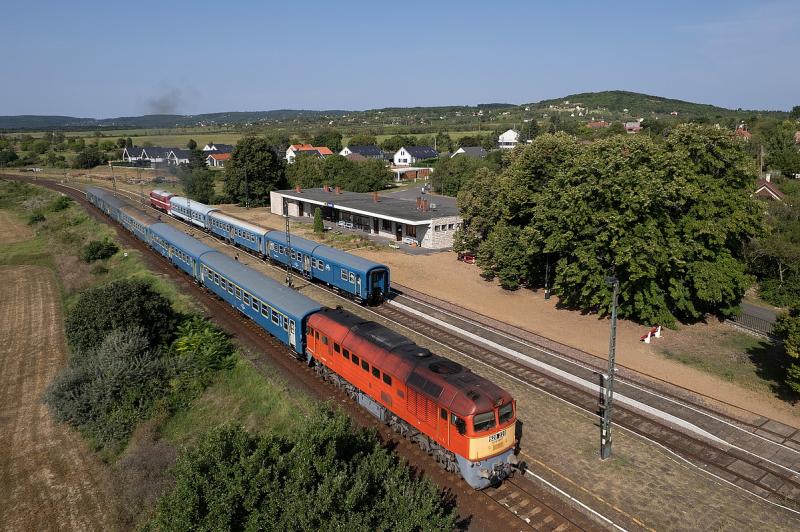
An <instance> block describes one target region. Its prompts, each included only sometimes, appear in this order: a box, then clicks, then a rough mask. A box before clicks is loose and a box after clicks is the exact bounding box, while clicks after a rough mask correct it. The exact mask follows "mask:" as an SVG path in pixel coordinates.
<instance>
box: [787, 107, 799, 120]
mask: <svg viewBox="0 0 800 532" xmlns="http://www.w3.org/2000/svg"><path fill="white" fill-rule="evenodd" d="M789 118H792V119H794V120H800V105H795V106H794V107H792V110H791V111H789Z"/></svg>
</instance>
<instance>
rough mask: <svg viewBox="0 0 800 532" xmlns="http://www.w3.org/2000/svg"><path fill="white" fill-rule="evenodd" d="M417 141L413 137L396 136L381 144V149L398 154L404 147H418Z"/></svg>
mask: <svg viewBox="0 0 800 532" xmlns="http://www.w3.org/2000/svg"><path fill="white" fill-rule="evenodd" d="M416 145H417V139H416V138H415V137H413V136H411V135H394V136H392V137H389V138H387V139H385V140H384V141H383V142H381V148H382V149H383V150H385V151H389V152H396V151H397V150H399V149H400V148H402V147H403V146H416Z"/></svg>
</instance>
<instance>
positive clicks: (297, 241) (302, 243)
mask: <svg viewBox="0 0 800 532" xmlns="http://www.w3.org/2000/svg"><path fill="white" fill-rule="evenodd" d="M267 237H268V238H269V239H270V240H274V241H275V242H279V243H281V244H284V245H285V244H286V233H285V232H283V231H270V232H269V233H268V234H267ZM291 242H292V247H293V248H295V249H299V250H300V251H302V252H304V253H307V254H313V255H314V256H315V257H318V258H320V259H326V260H327V261H328V262H335V263H336V264H342V265H344V266H347V267H349V268H352V269H354V270H359V271H362V272H367V271H369V270H371V269H373V268H386V266H384V265H383V264H378V263H377V262H373V261H371V260H368V259H365V258H363V257H359V256H358V255H353V254H352V253H347V252H346V251H342V250H340V249H336V248H332V247H330V246H326V245H325V244H320V243H319V242H314V241H313V240H308V239H307V238H302V237H299V236H294V235H292V237H291ZM386 269H388V268H386Z"/></svg>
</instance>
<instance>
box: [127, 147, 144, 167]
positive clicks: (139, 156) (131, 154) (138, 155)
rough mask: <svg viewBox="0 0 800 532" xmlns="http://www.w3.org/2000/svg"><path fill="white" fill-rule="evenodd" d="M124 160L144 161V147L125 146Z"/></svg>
mask: <svg viewBox="0 0 800 532" xmlns="http://www.w3.org/2000/svg"><path fill="white" fill-rule="evenodd" d="M122 160H123V161H125V162H128V163H132V162H134V161H143V160H144V148H137V147H136V146H132V147H130V148H125V149H124V150H122Z"/></svg>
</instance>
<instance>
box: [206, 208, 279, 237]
mask: <svg viewBox="0 0 800 532" xmlns="http://www.w3.org/2000/svg"><path fill="white" fill-rule="evenodd" d="M210 216H211V217H212V218H216V219H217V220H222V221H223V222H225V223H229V224H231V225H233V226H234V227H238V228H240V229H244V230H246V231H250V232H251V233H256V234H258V235H265V234H267V230H266V229H264V228H263V227H260V226H258V225H255V224H251V223H250V222H245V221H244V220H240V219H239V218H236V217H235V216H231V215H229V214H225V213H224V212H222V211H214V212H213V213H212V214H211V215H210Z"/></svg>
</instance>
